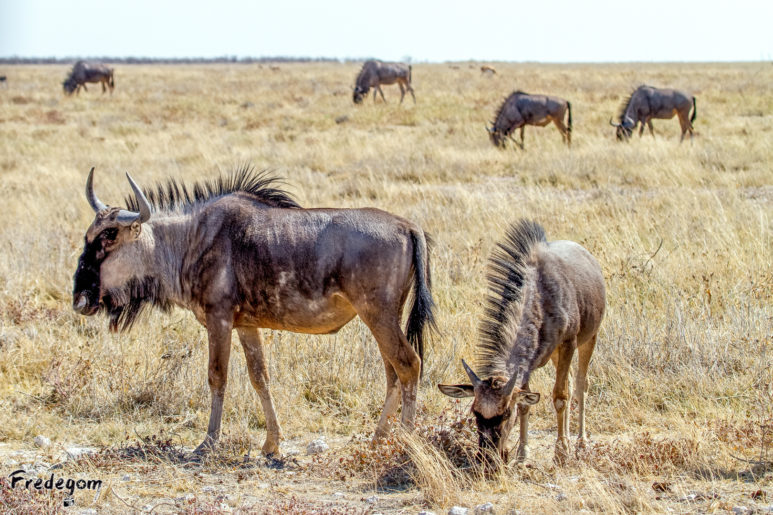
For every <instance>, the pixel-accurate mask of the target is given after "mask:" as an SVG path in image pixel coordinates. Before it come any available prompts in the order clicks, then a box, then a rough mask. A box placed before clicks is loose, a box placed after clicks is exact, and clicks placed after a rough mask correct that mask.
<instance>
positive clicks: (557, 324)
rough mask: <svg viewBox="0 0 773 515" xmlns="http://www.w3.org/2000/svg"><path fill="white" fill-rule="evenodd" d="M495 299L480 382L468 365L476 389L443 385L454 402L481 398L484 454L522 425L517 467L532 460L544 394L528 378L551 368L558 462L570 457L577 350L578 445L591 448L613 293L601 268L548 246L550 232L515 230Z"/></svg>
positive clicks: (477, 407)
mask: <svg viewBox="0 0 773 515" xmlns="http://www.w3.org/2000/svg"><path fill="white" fill-rule="evenodd" d="M488 283H489V294H488V298H487V303H486V311H485V316H484V320H483V322H482V323H481V327H480V341H479V343H478V358H479V366H480V367H481V369H480V372H481V373H482V375H483V377H484V378H485V379H480V378H479V377H478V376H477V375H476V374H475V372H473V371H472V369H471V368H470V367H469V366H467V363H465V362H464V361H462V365H463V366H464V370H465V371H466V372H467V376H468V377H469V378H470V381H472V384H459V385H444V384H441V385H438V387H439V388H440V390H441V391H442V392H443V393H444V394H446V395H449V396H451V397H459V398H461V397H475V400H474V401H473V403H472V412H473V414H474V415H475V419H476V421H477V425H478V441H479V447H480V451H481V454H482V455H483V456H484V457H491V454H489V453H492V452H498V453H499V455H500V457H501V458H502V459H503V460H505V461H506V460H507V451H506V449H505V445H506V442H507V437H508V435H509V434H510V430H511V429H512V427H513V425H514V424H515V420H516V416H515V413H514V410H515V409H516V407H517V410H518V417H520V429H521V440H520V443H519V444H518V453H517V458H518V460H519V461H520V460H524V459H525V458H526V457H527V453H528V449H527V446H528V436H529V433H528V429H529V427H528V426H529V422H528V420H529V419H528V416H529V406H530V405H533V404H535V403H536V402H537V401H539V397H540V396H539V394H538V393H532V392H530V391H529V376H530V375H531V373H532V372H533V371H534V370H535V369H537V368H539V367H541V366H543V365H545V363H547V362H548V360H551V361H552V362H553V365H554V366H555V368H556V382H555V386H554V387H553V406H554V407H555V409H556V416H557V417H558V440H557V441H556V450H555V458H556V460H557V461H558V462H559V463H562V462H563V461H564V460H565V458H566V457H567V451H568V438H567V436H566V433H567V431H568V430H569V406H570V400H571V396H570V392H569V366H570V364H571V361H572V356H573V355H574V351H575V349H577V351H578V353H579V367H578V374H577V376H578V377H577V381H576V386H575V396H576V397H577V406H578V409H579V436H580V439H579V445H580V446H582V445H585V441H586V436H585V392H586V391H587V388H588V386H587V385H588V383H587V380H586V374H587V371H588V363H589V362H590V358H591V354H592V353H593V348H594V346H595V345H596V335H597V334H598V331H599V325H600V324H601V319H602V318H603V316H604V305H605V302H606V300H605V299H606V293H605V289H604V277H603V276H602V273H601V268H600V267H599V264H598V262H596V260H595V259H594V258H593V256H591V255H590V253H589V252H588V251H587V250H585V249H584V248H583V247H581V246H580V245H578V244H577V243H574V242H571V241H553V242H547V241H546V239H545V232H544V229H543V228H542V227H541V226H540V225H538V224H537V223H535V222H532V221H527V220H521V221H520V222H518V223H516V224H514V225H512V226H511V227H510V229H509V230H508V232H507V237H506V239H505V242H504V243H500V244H499V246H498V249H497V250H496V251H495V252H494V254H493V256H492V257H491V260H490V271H489V275H488Z"/></svg>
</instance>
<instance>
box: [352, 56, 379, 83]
mask: <svg viewBox="0 0 773 515" xmlns="http://www.w3.org/2000/svg"><path fill="white" fill-rule="evenodd" d="M371 63H373V64H375V65H378V61H377V60H375V59H368V60H367V61H365V62H364V63H362V68H360V71H359V73H358V74H357V78H356V79H355V80H354V85H355V86H359V85H360V80H362V76H363V73H365V68H367V67H368V66H369V65H371Z"/></svg>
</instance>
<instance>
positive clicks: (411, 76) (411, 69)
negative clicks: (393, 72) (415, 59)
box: [408, 64, 413, 84]
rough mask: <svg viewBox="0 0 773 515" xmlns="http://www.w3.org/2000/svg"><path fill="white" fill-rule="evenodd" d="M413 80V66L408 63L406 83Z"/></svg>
mask: <svg viewBox="0 0 773 515" xmlns="http://www.w3.org/2000/svg"><path fill="white" fill-rule="evenodd" d="M411 82H413V66H411V65H410V64H409V65H408V84H410V83H411Z"/></svg>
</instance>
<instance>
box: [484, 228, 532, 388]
mask: <svg viewBox="0 0 773 515" xmlns="http://www.w3.org/2000/svg"><path fill="white" fill-rule="evenodd" d="M544 241H546V238H545V229H543V228H542V226H540V225H539V224H538V223H536V222H533V221H530V220H519V221H518V222H516V223H514V224H512V225H511V226H510V228H509V229H508V230H507V233H506V235H505V241H504V242H501V243H498V244H497V248H496V249H495V250H494V252H493V253H492V255H491V258H490V259H489V271H488V274H487V275H486V278H487V281H488V286H489V288H488V289H489V291H488V294H487V296H486V307H485V310H484V314H483V320H482V322H481V324H480V328H479V343H478V349H477V352H478V354H477V364H478V368H479V371H480V372H481V373H482V377H489V376H494V375H505V373H506V371H505V363H506V360H507V357H508V355H509V354H510V349H511V348H512V346H513V343H514V340H515V333H514V332H513V329H514V328H517V325H518V320H515V319H514V318H515V317H517V316H519V315H520V312H521V310H520V303H521V297H522V289H523V284H524V279H525V277H526V272H527V270H526V260H527V258H528V257H529V254H530V253H531V250H532V248H533V247H534V245H536V244H537V243H539V242H544Z"/></svg>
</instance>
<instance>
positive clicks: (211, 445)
mask: <svg viewBox="0 0 773 515" xmlns="http://www.w3.org/2000/svg"><path fill="white" fill-rule="evenodd" d="M213 450H215V441H214V440H213V439H212V438H210V437H206V438H205V439H204V441H203V442H201V443H200V444H199V446H198V447H196V448H195V449H194V450H193V455H194V456H198V457H199V458H201V457H203V456H206V455H207V454H210V453H211V452H212V451H213Z"/></svg>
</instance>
